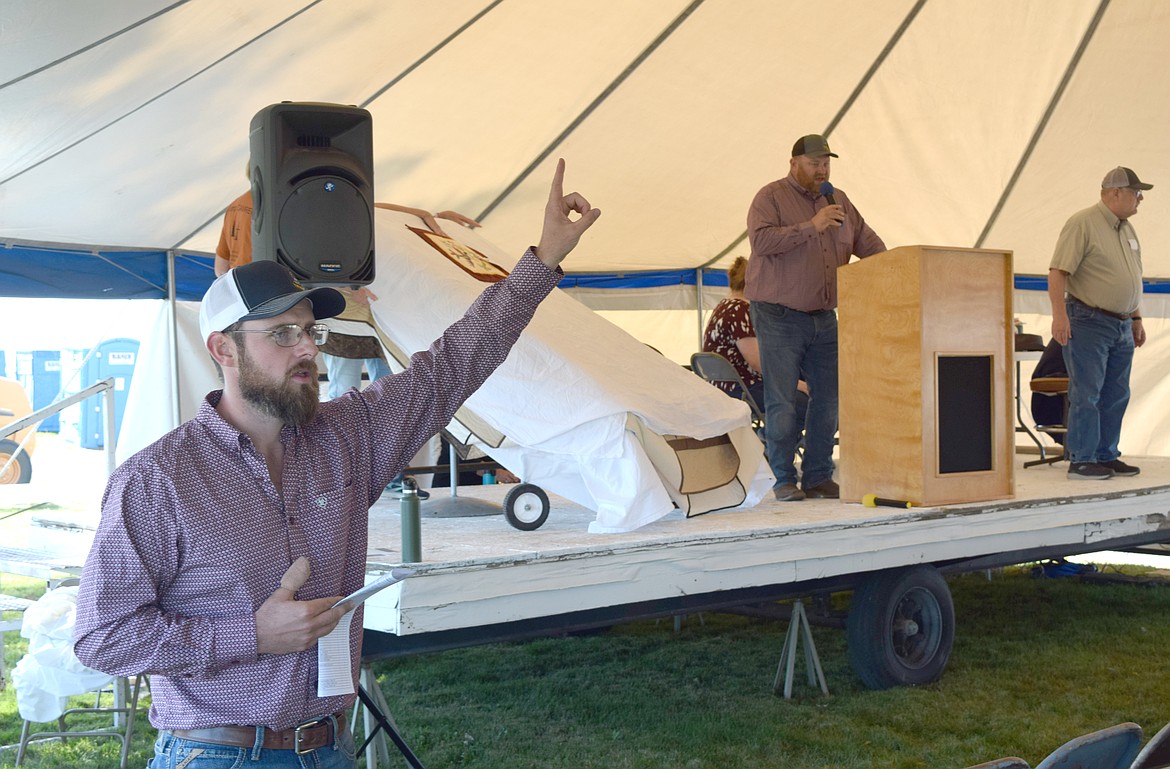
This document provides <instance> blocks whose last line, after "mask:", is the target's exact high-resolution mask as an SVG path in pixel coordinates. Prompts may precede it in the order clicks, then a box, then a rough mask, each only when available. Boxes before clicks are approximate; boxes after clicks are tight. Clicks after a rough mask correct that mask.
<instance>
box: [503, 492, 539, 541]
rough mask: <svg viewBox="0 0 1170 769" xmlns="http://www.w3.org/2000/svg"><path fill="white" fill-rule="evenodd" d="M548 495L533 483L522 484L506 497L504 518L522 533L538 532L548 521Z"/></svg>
mask: <svg viewBox="0 0 1170 769" xmlns="http://www.w3.org/2000/svg"><path fill="white" fill-rule="evenodd" d="M548 510H549V504H548V494H545V493H544V489H542V488H540V487H539V486H535V485H533V484H531V483H521V484H520V485H519V486H517V487H515V488H514V489H511V490H510V491H509V492H508V496H506V497H504V517H505V518H507V519H508V523H510V524H512V526H513V527H515V528H517V529H520V531H536V530H537V529H539V528H540V527H541V526H542V525H543V524H544V522H545V521H547V520H548Z"/></svg>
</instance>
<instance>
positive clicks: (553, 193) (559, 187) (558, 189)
mask: <svg viewBox="0 0 1170 769" xmlns="http://www.w3.org/2000/svg"><path fill="white" fill-rule="evenodd" d="M564 196H565V159H564V158H558V159H557V170H556V171H555V172H554V173H553V180H552V189H550V190H549V193H548V202H549V203H552V204H554V205H556V206H557V208H560V207H561V199H562V198H564Z"/></svg>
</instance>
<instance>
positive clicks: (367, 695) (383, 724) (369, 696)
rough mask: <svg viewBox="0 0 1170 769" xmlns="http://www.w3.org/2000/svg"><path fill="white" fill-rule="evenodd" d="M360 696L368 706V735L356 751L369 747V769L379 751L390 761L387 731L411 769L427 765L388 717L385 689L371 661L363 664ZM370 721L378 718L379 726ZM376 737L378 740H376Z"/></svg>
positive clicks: (366, 713)
mask: <svg viewBox="0 0 1170 769" xmlns="http://www.w3.org/2000/svg"><path fill="white" fill-rule="evenodd" d="M357 696H358V700H359V701H360V702H361V704H362V706H363V707H364V708H365V730H366V739H365V741H364V742H363V743H362V744H361V747H359V748H358V751H357V754H358V755H359V756H360V755H361V754H362V753H363V752H365V750H366V748H367V747H369V748H370V754H369V755H367V756H366V767H367V769H377V766H378V763H377V762H378V758H377V757H378V754H379V753H381V754H382V755H383V756H385V757H386V760H387V762H389V760H390V751H389V748H388V746H387V745H386V736H387V735H388V736H389V737H390V740H391V741H392V742H393V743H394V745H395V746H396V747H397V748H398V750H399V751H400V752H401V753H402V755H403V757H404V758H406V763H407V764H409V765H410V766H411V769H426V767H425V766H423V763H422V761H420V760H419V758H418V756H416V755H415V754H414V751H412V750H411V749H410V746H409V745H407V744H406V740H404V739H403V738H402V735H401V734H399V733H398V730H397V729H396V728H395V726H394V723H393V722H392V721H391V719H390V717H389V713H390V706H389V705H388V704H387V703H386V697H385V696H384V695H383V694H382V689H381V687H379V686H378V681H377V679H376V678H375V677H374V673H373V671H372V670H371V669H370V666H369V665H368V664H363V665H362V669H361V676H360V678H359V683H358V691H357ZM355 716H356V713H355ZM371 721H376V722H377V726H372V724H371ZM383 732H385V734H383ZM375 738H376V739H377V742H374V740H375ZM371 742H374V744H373V745H371V744H370V743H371Z"/></svg>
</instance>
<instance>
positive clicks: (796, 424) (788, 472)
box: [751, 302, 837, 488]
mask: <svg viewBox="0 0 1170 769" xmlns="http://www.w3.org/2000/svg"><path fill="white" fill-rule="evenodd" d="M751 313H752V325H753V326H755V329H756V338H757V339H759V340H760V363H761V365H762V366H763V368H764V370H763V371H761V372H760V373H761V374H763V375H764V388H765V391H764V400H765V401H766V403H767V405H766V406H765V407H764V408H765V411H766V412H767V426H766V434H767V441H766V444H767V452H768V464H769V466H771V468H772V474H773V475H775V476H776V486H777V487H779V486H782V485H784V484H786V483H796V478H797V476H796V465H795V464H794V460H795V458H796V447H797V444H799V443H800V430H801V426H802V422H803V427H804V432H805V434H804V459H803V461H802V462H801V476H802V478H801V485H802V486H804V487H806V488H808V487H812V486H818V485H820V484H821V483H824V482H825V481H828V480H832V478H833V438H834V436H835V435H836V434H837V313H835V312H833V311H831V310H830V311H827V312H819V313H814V314H810V313H807V312H799V311H797V310H792V309H789V308H787V307H785V306H784V305H782V304H771V303H769V302H752V303H751ZM801 378H803V379H804V380H805V381H806V382H808V390H809V397H808V412H807V416H806V415H804V414H801V413H800V408H799V404H800V402H801V400H803V399H802V398H800V396H801V395H802V393H800V392H799V391H798V390H797V389H796V384H797V382H799V381H800V379H801ZM802 417H803V419H802Z"/></svg>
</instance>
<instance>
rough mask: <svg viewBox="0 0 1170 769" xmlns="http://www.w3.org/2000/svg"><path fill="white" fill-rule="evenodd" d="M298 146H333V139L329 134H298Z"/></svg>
mask: <svg viewBox="0 0 1170 769" xmlns="http://www.w3.org/2000/svg"><path fill="white" fill-rule="evenodd" d="M297 146H298V147H318V148H328V147H332V146H333V141H332V140H331V139H330V137H328V136H310V135H308V134H298V135H297Z"/></svg>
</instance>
